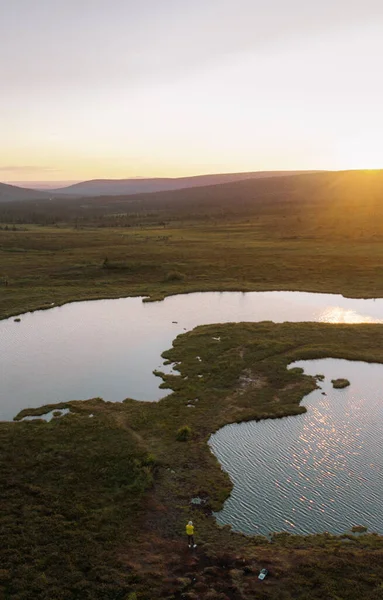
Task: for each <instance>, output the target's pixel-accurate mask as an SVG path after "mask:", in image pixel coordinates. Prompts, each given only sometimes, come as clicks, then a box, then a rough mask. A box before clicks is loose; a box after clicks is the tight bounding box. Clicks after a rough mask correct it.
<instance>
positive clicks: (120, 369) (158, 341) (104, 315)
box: [0, 292, 383, 420]
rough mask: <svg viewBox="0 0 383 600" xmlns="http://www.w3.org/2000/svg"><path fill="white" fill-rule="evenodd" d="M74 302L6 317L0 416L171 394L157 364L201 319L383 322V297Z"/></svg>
mask: <svg viewBox="0 0 383 600" xmlns="http://www.w3.org/2000/svg"><path fill="white" fill-rule="evenodd" d="M142 300H143V299H142V298H139V297H138V298H121V299H117V300H97V301H90V302H76V303H73V304H67V305H65V306H62V307H55V308H52V309H49V310H44V311H36V312H33V313H26V314H24V315H21V316H20V319H21V321H20V322H19V323H18V322H15V321H14V318H11V319H7V320H3V321H0V380H1V389H0V419H2V420H10V419H12V418H13V417H14V416H15V415H16V414H17V413H18V412H19V411H20V410H22V409H23V408H27V407H38V406H41V405H43V404H50V403H56V402H63V401H67V400H84V399H87V398H92V397H102V398H104V400H111V401H122V400H124V399H125V398H127V397H130V398H135V399H137V400H147V401H156V400H159V399H160V398H162V397H164V396H166V394H167V392H166V390H160V389H159V384H160V383H161V381H162V380H161V379H159V378H158V377H155V376H154V375H153V373H152V371H153V370H154V369H160V370H163V371H167V369H166V368H165V367H164V366H163V360H162V359H161V353H162V352H163V351H164V350H167V349H168V348H170V347H171V345H172V341H173V339H174V338H175V337H176V336H177V335H179V334H181V333H184V332H185V331H189V330H191V329H193V328H194V327H196V326H197V325H204V324H211V323H226V322H240V321H253V322H254V321H264V320H271V321H274V322H283V321H295V322H299V321H318V322H326V323H380V322H383V299H376V300H373V299H367V300H360V299H350V298H344V297H343V296H340V295H333V294H310V293H304V292H250V293H241V292H205V293H194V294H185V295H178V296H171V297H169V298H166V299H165V300H164V301H161V302H143V301H142Z"/></svg>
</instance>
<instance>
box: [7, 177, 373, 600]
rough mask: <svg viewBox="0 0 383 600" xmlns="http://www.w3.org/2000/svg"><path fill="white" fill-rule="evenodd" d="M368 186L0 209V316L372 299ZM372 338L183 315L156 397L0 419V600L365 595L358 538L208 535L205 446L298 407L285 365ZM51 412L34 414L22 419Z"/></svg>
mask: <svg viewBox="0 0 383 600" xmlns="http://www.w3.org/2000/svg"><path fill="white" fill-rule="evenodd" d="M382 190H383V175H382V172H366V173H363V172H356V173H339V174H331V173H318V174H311V175H301V176H290V177H282V178H280V179H279V180H278V181H277V180H272V179H270V180H266V179H264V180H261V181H251V182H240V183H236V184H226V185H224V186H212V187H210V188H200V189H198V190H181V191H177V192H171V193H158V194H148V195H141V196H130V197H122V198H115V197H114V198H97V199H89V198H87V199H86V201H85V200H84V201H83V200H79V199H73V200H72V199H55V200H52V201H49V202H48V201H45V200H41V201H35V202H33V203H31V202H26V201H19V202H13V203H7V204H6V203H2V204H1V203H0V223H1V224H2V229H0V317H1V318H5V317H7V316H11V315H17V314H20V313H22V312H24V311H27V310H34V309H37V308H49V307H50V306H51V305H52V304H62V303H65V302H69V301H74V300H84V299H91V298H105V297H119V296H128V295H145V296H148V297H149V299H159V298H163V297H164V296H166V295H169V294H174V293H180V292H191V291H204V290H244V291H247V290H249V291H250V290H278V289H284V290H302V291H304V290H305V291H317V292H319V291H321V292H334V293H343V294H345V295H350V296H355V297H379V296H383V270H382V266H381V265H382V264H383V261H382V258H383V243H382V242H383V219H382V216H383V204H382V202H381V197H382ZM15 327H17V325H15ZM218 339H219V342H218V341H217V340H218ZM382 342H383V326H381V325H347V326H346V325H326V324H309V323H301V324H289V323H285V324H278V325H277V324H273V323H269V322H268V323H258V324H245V323H242V324H236V325H233V324H227V325H214V326H206V327H199V328H197V329H195V330H194V331H192V332H190V333H187V334H185V335H182V336H179V337H178V338H177V339H176V340H175V341H174V343H173V348H172V349H170V350H168V351H166V352H165V353H164V358H166V359H167V360H168V361H169V362H175V363H177V365H178V366H177V369H179V373H180V375H179V376H174V375H166V374H162V378H163V386H164V387H168V388H170V390H171V393H170V394H169V396H167V397H166V398H164V399H163V400H161V401H160V402H158V403H153V402H138V401H135V400H133V399H127V400H125V401H124V402H123V403H109V402H104V401H103V400H101V399H93V400H89V401H83V402H81V401H78V402H67V403H61V404H59V405H49V406H46V407H41V408H40V409H34V410H32V409H31V410H25V411H22V413H21V414H20V415H19V416H18V418H17V421H16V422H15V423H0V457H1V458H0V479H1V480H0V489H1V517H0V518H1V528H0V536H1V540H0V548H1V550H0V553H1V566H0V598H4V600H30V598H34V599H36V600H48V599H49V600H52V599H55V600H72V599H80V598H81V600H118V599H120V600H153V599H154V598H164V599H168V600H178V599H181V598H184V599H185V600H187V599H189V600H193V599H194V600H198V599H199V600H209V599H210V600H214V599H216V600H219V599H221V600H225V599H226V600H227V599H230V600H250V598H254V597H257V598H260V599H264V600H266V599H270V600H277V599H278V600H293V599H294V600H296V599H297V600H316V599H318V600H319V599H320V600H322V599H326V600H340V599H341V600H348V599H350V600H354V599H355V600H356V599H358V600H378V599H379V600H380V599H381V598H382V597H383V587H382V581H383V538H382V537H381V536H379V535H377V534H373V533H371V534H370V533H363V534H360V533H358V531H360V529H358V531H357V530H356V529H354V533H352V532H351V533H345V534H344V535H342V536H333V535H331V534H329V533H325V532H324V533H322V534H318V535H311V536H292V535H288V534H286V533H283V532H280V533H275V534H273V535H272V536H271V537H270V539H268V538H264V537H257V536H253V537H247V536H244V535H241V534H238V533H234V532H232V531H231V529H230V527H219V526H218V525H217V524H216V522H215V520H214V518H213V517H212V511H216V510H219V509H220V508H221V507H222V505H223V502H224V501H225V499H226V498H227V497H228V495H229V494H230V491H231V482H230V480H229V478H228V476H227V474H225V473H224V472H223V471H222V470H221V469H220V466H219V464H218V462H217V460H216V459H215V458H214V456H213V455H212V454H211V452H210V450H209V448H208V445H207V442H208V439H209V437H210V435H211V434H212V433H213V432H215V431H217V430H218V429H219V428H220V427H222V426H224V425H226V424H228V423H234V422H240V421H245V420H260V419H266V418H280V417H283V416H287V415H289V416H290V417H289V418H294V415H297V414H300V413H302V412H304V411H305V408H304V406H302V405H301V400H302V398H303V397H304V396H305V395H306V394H307V393H309V392H310V391H312V390H313V389H314V388H315V387H316V386H317V379H316V378H315V377H309V376H307V375H304V374H303V373H302V370H301V369H291V370H287V369H286V367H287V365H288V364H289V363H290V362H292V361H295V360H298V359H314V358H324V357H334V358H348V359H352V360H366V361H371V362H372V361H373V362H382V363H383V350H382V348H383V343H382ZM197 357H201V359H202V361H200V360H198V359H197ZM201 374H202V375H203V377H202V378H201V377H199V375H201ZM197 398H198V402H196V399H197ZM190 405H193V406H194V408H193V409H192V410H191V409H190ZM65 408H66V409H70V412H69V413H68V414H65V415H62V416H55V415H53V418H52V420H51V421H50V422H49V423H47V422H45V421H43V420H41V419H37V420H36V421H23V420H22V418H23V417H25V416H32V415H35V416H36V417H38V416H42V415H44V414H46V413H49V412H52V411H58V410H59V409H65ZM57 414H58V413H56V415H57ZM90 415H93V418H89V417H90ZM197 497H198V498H201V499H203V502H201V503H200V504H196V503H192V502H191V500H192V499H193V498H197ZM190 518H192V520H193V522H194V523H195V526H196V541H197V543H198V548H197V550H196V551H195V552H190V551H189V550H188V548H187V543H186V541H185V539H184V538H185V530H184V527H185V523H186V521H188V520H189V519H190ZM352 526H355V527H357V524H356V523H350V528H351V527H352ZM263 567H265V568H267V569H268V570H269V576H268V577H267V578H266V579H265V581H264V582H262V583H261V582H260V581H259V580H258V579H257V575H258V573H259V570H260V569H261V568H263Z"/></svg>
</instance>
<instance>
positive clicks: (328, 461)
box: [210, 359, 383, 534]
mask: <svg viewBox="0 0 383 600" xmlns="http://www.w3.org/2000/svg"><path fill="white" fill-rule="evenodd" d="M294 366H301V367H303V368H304V369H305V372H306V373H309V374H311V375H315V374H316V373H324V375H325V381H324V382H323V383H322V384H321V385H322V390H316V391H314V392H312V393H311V394H309V395H308V396H307V397H306V398H305V401H304V404H305V405H306V406H307V408H308V412H307V413H305V414H303V415H299V416H297V417H287V418H284V419H281V420H280V419H279V420H267V421H262V422H260V423H256V422H251V423H243V424H239V425H230V426H227V427H224V428H223V429H221V430H220V431H218V432H217V433H216V434H214V435H213V436H212V437H211V439H210V445H211V448H212V450H213V451H214V453H215V454H216V456H217V457H218V459H219V461H220V462H221V464H222V466H223V468H224V469H225V470H226V471H228V473H229V475H230V477H231V479H232V481H233V483H234V489H233V492H232V495H231V497H230V498H229V499H228V500H227V502H226V503H225V506H224V509H223V510H222V511H221V512H220V513H218V514H217V515H216V516H217V519H218V521H219V522H220V523H221V524H227V523H229V524H231V525H232V526H233V529H235V530H237V531H242V532H244V533H262V534H269V533H270V532H272V531H282V530H284V531H290V532H293V533H306V534H307V533H313V532H320V531H330V532H332V533H342V532H345V531H347V530H349V529H350V528H351V527H352V526H353V525H358V524H362V525H366V526H368V528H369V529H370V530H371V531H376V532H379V533H383V515H382V511H381V506H380V504H381V501H380V498H381V496H382V491H383V451H382V447H381V439H382V434H383V420H382V406H383V402H382V395H383V394H382V392H381V382H382V380H383V365H377V364H367V363H362V362H352V361H345V360H336V359H322V360H316V361H300V362H299V363H295V364H294ZM337 377H346V378H347V379H349V380H350V381H351V386H350V387H349V388H346V389H343V390H335V389H333V387H332V384H331V379H334V378H337ZM323 390H324V391H325V393H326V396H324V395H322V391H323Z"/></svg>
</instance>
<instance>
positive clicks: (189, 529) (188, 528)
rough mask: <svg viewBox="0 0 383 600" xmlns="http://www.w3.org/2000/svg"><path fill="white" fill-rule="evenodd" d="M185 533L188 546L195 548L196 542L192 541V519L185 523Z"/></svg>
mask: <svg viewBox="0 0 383 600" xmlns="http://www.w3.org/2000/svg"><path fill="white" fill-rule="evenodd" d="M186 535H187V536H188V545H189V548H197V544H195V543H194V525H193V521H189V523H188V524H187V525H186Z"/></svg>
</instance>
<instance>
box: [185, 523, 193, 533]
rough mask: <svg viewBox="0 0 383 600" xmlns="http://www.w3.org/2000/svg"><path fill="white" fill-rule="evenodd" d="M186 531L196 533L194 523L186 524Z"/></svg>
mask: <svg viewBox="0 0 383 600" xmlns="http://www.w3.org/2000/svg"><path fill="white" fill-rule="evenodd" d="M186 533H187V535H193V534H194V525H189V523H188V524H187V525H186Z"/></svg>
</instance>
